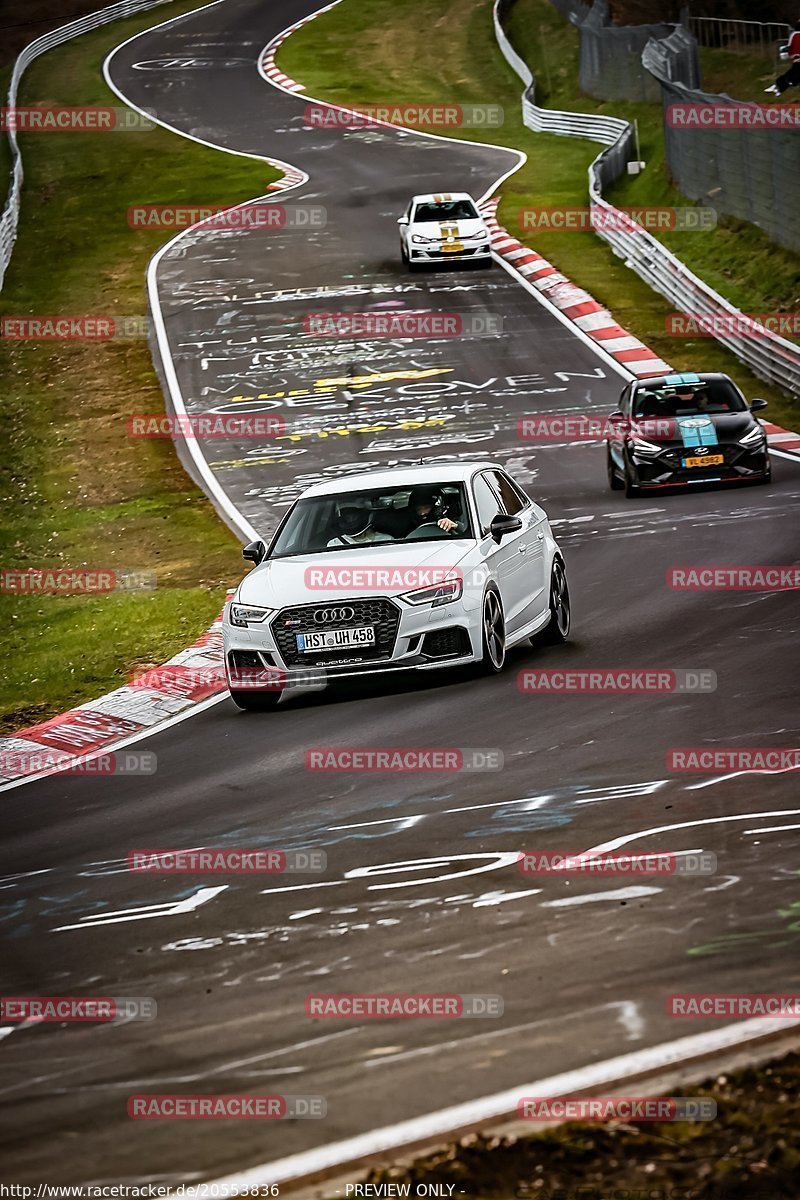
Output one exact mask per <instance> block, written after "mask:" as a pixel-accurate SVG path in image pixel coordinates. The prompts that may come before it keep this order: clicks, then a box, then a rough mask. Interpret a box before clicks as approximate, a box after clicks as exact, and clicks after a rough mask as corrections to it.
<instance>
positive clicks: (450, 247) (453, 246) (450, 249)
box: [442, 242, 464, 254]
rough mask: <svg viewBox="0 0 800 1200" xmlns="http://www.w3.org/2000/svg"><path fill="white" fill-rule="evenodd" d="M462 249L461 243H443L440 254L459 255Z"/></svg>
mask: <svg viewBox="0 0 800 1200" xmlns="http://www.w3.org/2000/svg"><path fill="white" fill-rule="evenodd" d="M463 249H464V243H463V242H443V243H442V254H460V253H461V252H462V250H463Z"/></svg>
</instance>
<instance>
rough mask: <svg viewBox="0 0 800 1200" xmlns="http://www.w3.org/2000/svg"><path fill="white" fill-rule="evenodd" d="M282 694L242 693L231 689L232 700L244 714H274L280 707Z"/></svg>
mask: <svg viewBox="0 0 800 1200" xmlns="http://www.w3.org/2000/svg"><path fill="white" fill-rule="evenodd" d="M282 695H283V693H282V692H277V691H276V692H260V693H253V692H242V691H238V690H234V689H231V700H232V701H233V703H234V704H235V705H236V707H237V708H240V709H242V711H243V712H273V711H274V710H275V709H276V708H277V707H278V702H279V700H280V698H281V696H282Z"/></svg>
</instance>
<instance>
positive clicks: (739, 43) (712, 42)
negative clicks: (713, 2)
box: [689, 16, 792, 57]
mask: <svg viewBox="0 0 800 1200" xmlns="http://www.w3.org/2000/svg"><path fill="white" fill-rule="evenodd" d="M689 28H690V29H691V31H692V33H693V34H694V36H695V37H696V38H697V42H698V45H700V46H703V47H704V48H707V49H713V50H752V51H753V52H754V53H756V54H764V55H770V56H772V57H775V54H776V48H777V46H778V45H779V44H780V43H781V42H788V40H789V35H790V34H791V32H792V30H791V26H790V25H785V24H784V23H783V22H782V21H740V20H738V19H737V20H728V18H727V17H692V16H690V17H689Z"/></svg>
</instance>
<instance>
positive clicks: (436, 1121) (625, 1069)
mask: <svg viewBox="0 0 800 1200" xmlns="http://www.w3.org/2000/svg"><path fill="white" fill-rule="evenodd" d="M798 1027H800V1020H797V1019H792V1018H782V1017H774V1018H761V1017H756V1018H753V1019H751V1020H749V1021H743V1022H740V1023H738V1024H735V1025H726V1026H725V1027H724V1028H723V1029H719V1030H715V1031H712V1032H707V1033H699V1034H693V1035H691V1036H689V1037H685V1038H678V1039H677V1040H676V1041H672V1042H662V1043H661V1044H660V1045H658V1046H651V1047H649V1048H647V1049H644V1050H636V1051H634V1052H633V1053H631V1054H622V1055H619V1056H618V1057H617V1058H610V1059H607V1060H606V1061H605V1062H601V1063H593V1064H591V1065H590V1066H587V1067H580V1068H578V1069H577V1070H574V1071H565V1072H564V1073H563V1074H560V1075H551V1076H549V1077H548V1078H546V1079H538V1080H535V1081H534V1082H532V1083H524V1084H520V1085H519V1086H518V1087H514V1088H509V1089H508V1090H506V1091H503V1092H495V1093H494V1094H493V1095H490V1096H482V1097H481V1098H480V1099H478V1100H470V1101H467V1102H466V1103H464V1104H456V1105H453V1106H452V1107H450V1108H443V1109H440V1110H439V1111H438V1112H433V1113H427V1114H426V1115H425V1116H423V1117H416V1118H413V1119H411V1120H409V1121H401V1122H399V1123H398V1124H396V1125H387V1126H384V1127H383V1128H382V1129H374V1130H371V1131H370V1132H369V1133H365V1134H361V1135H359V1136H357V1137H352V1138H345V1139H344V1140H343V1141H339V1142H332V1143H330V1144H329V1145H327V1146H320V1147H318V1148H316V1149H314V1150H308V1151H306V1152H305V1153H302V1154H293V1155H291V1156H290V1157H288V1158H282V1159H278V1160H277V1161H276V1162H272V1163H263V1164H262V1165H260V1166H256V1167H251V1168H250V1169H249V1170H245V1171H237V1172H236V1173H234V1174H233V1175H226V1176H224V1177H221V1178H218V1179H214V1180H213V1181H210V1182H213V1183H216V1184H229V1185H236V1186H237V1187H238V1188H240V1189H241V1188H244V1187H248V1186H249V1187H252V1186H254V1185H259V1184H274V1183H296V1184H299V1183H301V1182H304V1181H305V1182H309V1183H310V1182H312V1181H313V1180H314V1179H318V1178H322V1177H323V1176H324V1175H326V1174H327V1173H329V1172H331V1171H333V1170H334V1169H337V1168H338V1169H342V1168H344V1167H351V1166H352V1167H353V1168H355V1167H357V1166H359V1164H362V1163H363V1162H364V1160H366V1159H370V1158H374V1157H375V1156H377V1155H386V1154H390V1153H391V1154H400V1153H403V1152H405V1151H407V1150H408V1149H410V1148H411V1147H414V1146H422V1145H425V1144H431V1143H433V1142H438V1143H441V1142H444V1141H449V1140H451V1139H452V1138H454V1137H456V1136H461V1135H463V1134H464V1133H466V1132H468V1131H471V1130H473V1129H475V1128H476V1127H482V1126H484V1125H486V1124H487V1123H489V1122H495V1123H496V1122H498V1121H506V1120H513V1119H515V1118H516V1116H517V1103H518V1102H519V1100H520V1099H521V1098H522V1097H523V1096H526V1095H527V1096H540V1097H556V1096H558V1097H566V1096H578V1095H589V1094H591V1093H592V1091H593V1090H594V1089H596V1088H598V1087H602V1088H606V1089H607V1088H611V1087H615V1086H618V1085H620V1084H623V1083H624V1084H628V1083H629V1082H630V1081H631V1080H632V1079H633V1078H637V1079H640V1080H641V1079H643V1077H644V1076H647V1075H651V1076H652V1075H656V1074H660V1073H662V1072H663V1071H665V1070H666V1069H669V1068H671V1067H676V1066H679V1065H681V1066H683V1065H684V1064H687V1063H689V1062H691V1061H692V1060H695V1059H696V1060H701V1059H703V1058H705V1057H707V1056H710V1055H712V1054H716V1053H720V1052H722V1051H725V1050H730V1049H734V1048H737V1047H741V1046H743V1045H746V1044H747V1043H752V1042H757V1041H759V1040H760V1039H762V1038H767V1037H774V1036H775V1035H776V1034H779V1033H780V1032H782V1031H783V1032H788V1031H789V1030H790V1029H797V1028H798Z"/></svg>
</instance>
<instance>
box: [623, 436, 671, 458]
mask: <svg viewBox="0 0 800 1200" xmlns="http://www.w3.org/2000/svg"><path fill="white" fill-rule="evenodd" d="M631 445H632V446H633V448H634V450H635V451H636V453H637V454H641V455H643V456H644V457H645V458H656V457H657V456H658V455H659V454H660V453H661V451H662V450H663V449H664V447H663V446H657V445H656V444H655V442H646V441H645V440H644V438H631Z"/></svg>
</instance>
